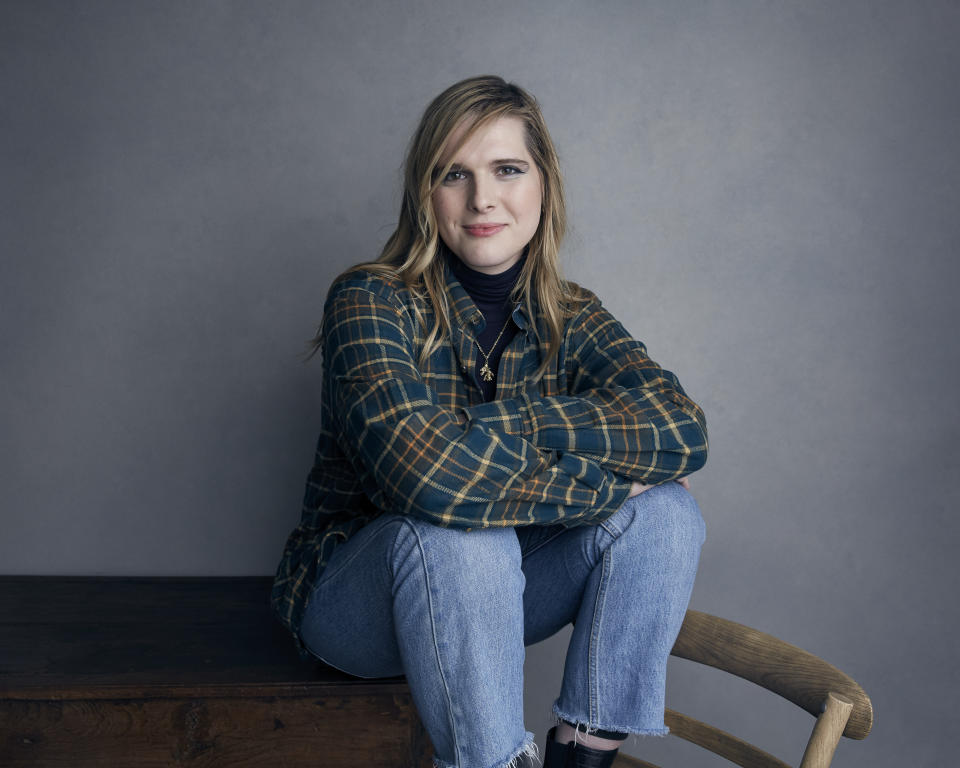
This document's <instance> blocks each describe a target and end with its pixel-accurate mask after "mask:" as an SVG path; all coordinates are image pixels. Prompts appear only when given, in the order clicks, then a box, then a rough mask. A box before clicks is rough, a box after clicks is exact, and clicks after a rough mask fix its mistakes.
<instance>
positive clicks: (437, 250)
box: [314, 75, 585, 379]
mask: <svg viewBox="0 0 960 768" xmlns="http://www.w3.org/2000/svg"><path fill="white" fill-rule="evenodd" d="M501 117H517V118H519V119H520V120H521V121H522V122H523V124H524V127H525V129H526V130H525V135H526V146H527V150H528V151H529V152H530V155H531V157H532V158H533V161H534V163H535V164H536V166H537V168H538V169H539V171H540V178H541V180H542V182H541V183H542V184H543V194H542V200H543V210H542V212H541V215H540V224H539V226H538V227H537V231H536V233H535V234H534V235H533V238H532V239H531V240H530V243H529V244H528V248H527V258H526V261H525V263H524V266H523V270H522V271H521V273H520V277H519V278H518V280H517V284H516V285H515V286H514V289H513V292H512V294H511V299H512V300H513V301H515V302H516V301H522V302H524V304H525V306H526V309H527V314H528V316H529V317H531V318H535V317H536V314H535V309H534V302H536V305H537V306H538V307H539V309H540V311H541V312H542V313H543V315H544V318H545V321H546V326H547V327H546V329H545V330H546V333H547V335H548V338H546V339H544V338H542V335H541V329H540V328H539V327H536V324H534V326H535V333H536V335H537V339H538V341H539V342H540V344H541V346H543V345H544V343H546V345H547V354H546V355H544V356H543V360H542V362H541V365H540V367H539V368H538V369H537V372H536V378H538V379H539V378H540V377H541V376H542V375H543V373H544V371H545V370H546V369H547V367H548V365H549V363H550V360H551V359H552V358H553V356H554V355H556V354H557V351H558V350H559V348H560V344H561V343H562V339H563V329H564V322H565V321H566V320H567V319H569V318H570V317H571V316H572V315H573V314H574V313H575V312H576V311H577V308H578V307H579V306H580V305H581V304H582V303H583V302H584V301H585V298H584V295H583V294H582V292H581V291H580V289H579V288H578V287H577V286H576V285H575V284H573V283H569V282H567V281H566V280H564V279H563V277H562V275H561V271H560V264H559V250H560V242H561V240H562V239H563V235H564V231H565V229H566V221H567V216H566V206H565V203H564V195H563V178H562V176H561V173H560V163H559V161H558V158H557V151H556V148H555V147H554V145H553V141H552V140H551V138H550V134H549V132H548V131H547V125H546V123H545V122H544V119H543V115H542V113H541V112H540V107H539V105H538V104H537V102H536V100H535V99H534V98H533V97H532V96H531V95H530V94H529V93H527V92H526V91H524V90H523V89H522V88H520V87H519V86H517V85H514V84H513V83H508V82H507V81H506V80H504V79H503V78H502V77H497V76H495V75H481V76H479V77H471V78H468V79H467V80H462V81H460V82H459V83H455V84H454V85H451V86H450V87H449V88H447V89H446V90H445V91H444V92H443V93H441V94H440V95H439V96H437V97H436V98H435V99H434V100H433V101H432V102H430V105H429V106H428V107H427V109H426V111H425V112H424V113H423V117H422V118H421V120H420V125H419V126H418V127H417V130H416V132H415V133H414V135H413V139H412V140H411V142H410V147H409V149H408V151H407V157H406V163H405V166H404V183H403V202H402V204H401V206H400V220H399V221H398V222H397V228H396V229H395V230H394V232H393V234H392V235H390V238H389V239H388V240H387V242H386V244H385V245H384V246H383V251H382V252H381V253H380V256H379V258H377V260H376V261H372V262H364V263H362V264H357V265H355V266H353V267H350V268H349V269H347V270H346V271H345V272H344V273H343V275H346V274H347V273H349V272H352V271H354V270H356V269H363V270H367V271H370V272H375V273H378V274H382V275H385V276H389V277H392V278H399V279H401V280H402V281H403V282H404V284H405V285H406V287H407V289H408V290H409V291H410V293H411V295H412V296H414V298H415V301H414V304H413V306H414V312H415V313H416V316H417V322H419V323H421V324H422V323H423V319H424V313H423V307H422V305H423V304H429V305H430V306H432V308H433V318H434V320H433V324H432V327H431V328H430V331H429V333H428V335H427V337H426V341H425V343H424V346H423V349H422V350H421V353H420V359H419V361H418V362H419V364H420V365H421V366H422V365H423V364H424V363H425V361H426V359H427V358H428V357H429V356H430V355H431V354H432V353H433V352H434V351H435V350H436V349H437V347H439V346H440V345H441V344H442V343H443V342H444V341H445V340H446V339H448V338H449V337H450V324H449V300H448V295H447V292H446V288H445V286H446V281H445V279H444V263H443V262H444V259H443V258H442V254H441V248H443V247H445V246H444V244H443V242H442V240H441V239H440V236H439V233H438V228H437V219H436V215H435V212H434V210H433V202H432V196H433V192H434V191H435V190H436V189H437V187H439V186H440V184H441V182H442V180H443V178H444V177H445V176H446V175H447V174H448V173H449V171H450V168H451V167H452V165H453V163H454V159H453V158H454V157H455V155H456V152H457V150H459V148H460V147H461V146H463V145H464V144H465V143H466V142H467V141H468V140H469V138H470V137H471V136H472V135H473V134H474V133H475V132H476V131H477V130H479V129H480V128H482V127H483V126H485V125H487V124H488V123H490V122H492V121H494V120H497V119H499V118H501ZM464 120H468V121H470V123H469V126H470V127H469V128H468V129H467V131H466V132H465V134H464V136H463V137H462V138H461V140H460V142H459V143H458V145H457V146H456V147H453V148H452V149H453V151H451V152H450V153H449V155H448V157H449V159H448V161H447V162H446V163H445V164H444V165H442V166H441V164H440V160H441V158H442V157H443V155H444V152H445V151H446V150H447V149H448V148H447V142H448V140H449V138H450V135H451V134H452V133H453V132H454V130H455V129H456V128H457V127H458V126H459V125H460V124H461V122H462V121H464ZM341 276H342V275H341ZM338 279H339V278H338ZM314 341H315V343H319V333H318V336H317V338H316V339H315V340H314Z"/></svg>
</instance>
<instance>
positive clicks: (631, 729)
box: [553, 704, 670, 736]
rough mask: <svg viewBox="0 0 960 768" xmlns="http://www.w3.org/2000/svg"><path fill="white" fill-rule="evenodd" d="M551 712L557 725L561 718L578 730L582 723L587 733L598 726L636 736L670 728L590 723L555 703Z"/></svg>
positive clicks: (657, 734)
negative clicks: (575, 726) (563, 709)
mask: <svg viewBox="0 0 960 768" xmlns="http://www.w3.org/2000/svg"><path fill="white" fill-rule="evenodd" d="M553 714H554V715H556V717H557V725H559V724H560V721H561V720H566V721H567V722H570V723H575V724H576V725H577V729H578V732H579V727H580V726H581V725H582V726H584V728H585V729H586V731H587V733H591V732H593V731H596V730H597V729H598V728H599V729H602V730H604V731H617V732H618V733H632V734H634V735H636V736H666V735H667V734H669V733H670V729H669V728H667V726H666V725H662V726H658V727H655V728H643V727H640V726H636V725H620V724H616V723H614V724H609V723H591V722H590V721H589V720H584V719H583V718H582V717H577V716H576V715H573V714H570V713H569V712H563V711H562V710H560V708H559V707H557V705H556V704H554V705H553Z"/></svg>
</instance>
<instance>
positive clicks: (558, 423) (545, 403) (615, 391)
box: [465, 294, 707, 484]
mask: <svg viewBox="0 0 960 768" xmlns="http://www.w3.org/2000/svg"><path fill="white" fill-rule="evenodd" d="M566 341H567V343H568V345H569V351H568V352H567V355H566V363H565V367H566V371H567V381H568V387H569V393H570V394H568V395H562V396H544V397H535V396H531V395H530V394H529V393H527V394H524V395H522V396H520V397H516V398H511V399H507V400H500V401H496V400H495V401H492V402H488V403H483V404H481V405H478V406H472V407H470V408H467V409H465V411H466V416H467V419H468V420H469V421H470V422H475V421H479V422H483V423H487V424H489V425H490V426H492V427H494V428H495V429H498V430H499V431H502V432H504V433H507V434H521V435H524V436H526V437H527V439H529V440H530V441H531V442H532V443H533V444H534V445H536V446H537V447H539V448H543V449H548V450H553V451H557V452H560V453H561V455H569V454H571V453H572V454H575V455H577V456H580V457H582V458H585V459H588V460H589V461H592V462H595V463H596V464H598V465H599V466H601V467H603V468H605V469H609V470H612V471H613V472H615V473H617V474H618V475H622V476H623V477H627V478H630V479H631V480H637V481H639V482H642V483H649V484H654V483H662V482H666V481H667V480H674V479H678V478H681V477H684V476H685V475H688V474H690V473H691V472H694V471H696V470H698V469H700V468H701V467H702V466H703V465H704V463H705V462H706V457H707V426H706V419H705V418H704V414H703V411H702V410H701V408H700V406H698V405H697V404H696V403H695V402H693V400H691V399H690V398H689V397H687V395H686V393H685V392H684V390H683V388H682V387H681V386H680V382H679V381H678V380H677V377H676V376H675V375H674V374H673V373H671V372H670V371H667V370H664V369H663V368H661V367H660V366H659V365H657V364H656V363H655V362H653V361H652V360H651V359H650V358H649V357H647V351H646V348H645V347H644V345H643V344H642V343H641V342H639V341H637V340H635V339H634V338H632V337H631V336H630V334H629V333H627V331H626V329H625V328H624V327H623V326H622V325H621V324H620V323H619V322H618V321H617V320H616V319H615V318H614V317H613V315H611V314H610V312H608V311H607V310H606V309H605V308H604V307H603V306H602V305H601V303H600V301H599V299H597V298H596V296H593V295H592V294H591V300H590V302H589V303H588V305H587V306H586V307H585V308H584V309H583V310H582V311H581V312H580V313H579V314H578V315H577V316H576V317H575V318H574V319H573V321H572V322H571V327H570V328H569V329H568V335H567V339H566Z"/></svg>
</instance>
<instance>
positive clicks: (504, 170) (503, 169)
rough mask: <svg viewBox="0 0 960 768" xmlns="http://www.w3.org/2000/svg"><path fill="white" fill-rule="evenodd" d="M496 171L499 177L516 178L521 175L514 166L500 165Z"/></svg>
mask: <svg viewBox="0 0 960 768" xmlns="http://www.w3.org/2000/svg"><path fill="white" fill-rule="evenodd" d="M497 171H498V173H499V174H500V175H501V176H518V175H519V174H521V173H523V171H521V170H520V169H519V168H517V167H516V166H515V165H501V166H500V168H498V169H497Z"/></svg>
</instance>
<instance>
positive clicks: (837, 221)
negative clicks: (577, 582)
mask: <svg viewBox="0 0 960 768" xmlns="http://www.w3.org/2000/svg"><path fill="white" fill-rule="evenodd" d="M958 39H960V5H958V4H957V3H955V2H908V1H907V0H903V1H902V2H868V1H867V0H863V1H862V2H836V1H831V2H781V3H774V2H736V1H735V0H726V1H722V2H720V1H718V2H667V1H666V0H664V1H663V2H650V3H628V2H616V3H614V2H611V3H589V2H575V1H572V0H571V1H567V2H539V3H521V2H513V1H511V2H486V3H476V2H465V1H464V0H453V1H450V2H387V1H385V0H384V1H383V2H349V3H348V2H277V1H276V0H273V2H270V3H267V2H259V3H257V2H221V1H219V0H217V1H213V0H206V1H205V2H187V1H186V0H183V1H179V2H177V1H175V2H142V1H141V2H129V1H127V0H118V1H117V2H103V1H101V2H92V1H90V2H36V1H35V0H22V1H21V0H17V1H13V2H12V1H11V0H4V2H3V3H2V4H0V76H2V101H0V109H2V131H3V133H2V144H0V153H2V187H0V190H2V191H0V194H2V198H0V206H2V209H0V249H2V260H0V302H2V309H0V350H2V371H0V434H2V436H3V437H2V441H0V487H2V524H3V525H2V530H3V534H2V539H0V572H3V573H8V574H129V575H141V574H148V575H165V574H211V575H221V574H267V573H272V571H273V569H274V566H275V564H276V562H277V560H278V558H279V555H280V552H281V548H282V545H283V542H284V539H285V537H286V535H287V533H288V532H289V530H290V529H291V528H292V527H293V526H294V525H295V524H296V522H297V519H298V516H299V503H300V498H301V492H302V487H303V480H304V478H305V475H306V472H307V470H308V468H309V464H310V461H311V458H312V451H313V442H314V438H315V434H316V432H317V428H318V401H317V392H318V377H319V369H318V366H317V365H303V364H301V362H300V361H299V357H298V356H299V355H300V353H301V351H302V349H303V342H304V340H305V339H307V338H308V337H309V336H310V335H311V334H312V332H313V330H314V327H315V325H316V324H317V322H318V321H319V319H320V310H321V306H322V300H323V297H324V294H325V291H326V289H327V286H328V284H329V282H330V280H331V278H332V277H333V276H334V275H335V274H336V273H337V272H339V271H340V270H341V269H343V268H344V267H345V266H347V265H348V264H350V263H353V262H356V261H359V260H364V259H368V258H371V257H372V256H374V255H375V254H376V253H377V251H378V249H379V248H380V246H381V244H382V243H383V241H384V239H385V238H386V237H387V235H388V234H389V232H390V231H391V228H392V225H393V223H394V221H395V218H396V210H397V208H398V199H399V198H398V191H399V167H400V163H401V157H402V154H403V151H404V148H405V145H406V142H407V139H408V137H409V135H410V133H411V131H412V130H413V128H414V126H415V124H416V121H417V119H418V118H419V115H420V112H421V110H422V108H423V107H424V106H425V104H426V103H427V101H428V100H429V99H430V98H431V97H432V96H434V95H435V94H436V93H438V92H439V91H440V90H441V89H442V88H443V87H445V86H446V85H448V84H450V83H452V82H453V81H455V80H458V79H461V78H463V77H465V76H469V75H473V74H480V73H486V72H495V73H500V74H503V75H504V76H506V77H507V78H509V79H513V80H516V81H517V82H519V83H521V84H522V85H524V86H526V87H527V88H529V89H530V90H531V91H532V92H533V93H535V94H536V95H537V96H538V97H539V99H540V101H541V102H542V105H543V109H544V112H545V114H546V117H547V120H548V122H549V124H550V126H551V128H552V131H553V134H554V137H555V140H556V142H557V144H558V146H559V149H560V152H561V155H562V161H563V163H564V168H565V173H566V179H567V183H568V190H569V199H570V210H571V218H572V232H571V235H570V237H569V239H568V241H567V243H566V247H565V261H564V264H565V269H566V272H567V274H568V276H569V277H571V278H573V279H575V280H577V281H579V282H581V283H583V284H585V285H587V286H589V287H590V288H592V289H593V290H595V291H596V292H597V293H599V294H600V295H601V297H603V298H604V299H605V301H606V303H607V304H608V306H609V307H610V308H611V309H612V311H613V312H614V313H615V314H616V315H617V316H619V317H620V318H621V319H622V321H623V322H624V324H625V325H626V326H627V327H628V328H629V329H630V330H631V331H632V332H633V333H634V334H635V335H636V336H637V337H638V338H640V339H642V340H644V341H645V342H646V343H647V344H648V347H649V350H650V353H651V356H652V357H653V358H654V359H655V360H657V361H658V362H660V363H661V364H663V365H665V366H666V367H668V368H671V369H672V370H674V371H676V372H677V373H678V374H679V376H680V379H681V381H682V382H683V383H684V385H685V386H686V388H687V389H688V391H689V392H690V393H691V395H692V396H693V397H694V398H695V399H697V400H698V401H699V402H700V403H702V404H703V406H704V408H705V410H706V413H707V416H708V420H709V425H710V437H711V454H710V460H709V463H708V465H707V467H706V469H705V470H703V471H702V472H700V473H699V474H698V475H696V476H694V478H693V483H694V488H695V493H696V495H697V497H698V499H699V500H700V502H701V506H702V508H703V510H704V514H705V517H706V519H707V521H708V528H709V533H708V539H707V543H706V547H705V550H704V553H703V557H702V560H701V567H700V574H699V580H698V582H697V587H696V590H695V593H694V597H693V606H694V607H696V608H699V609H701V610H706V611H709V612H712V613H717V614H721V615H723V616H727V617H729V618H732V619H735V620H738V621H741V622H744V623H746V624H750V625H753V626H756V627H758V628H762V629H765V630H767V631H770V632H772V633H774V634H776V635H778V636H781V637H784V638H786V639H789V640H791V641H792V642H794V643H796V644H798V645H800V646H801V647H804V648H806V649H808V650H811V651H813V652H814V653H817V654H819V655H821V656H823V657H825V658H826V659H828V660H830V661H832V662H833V663H834V664H836V665H837V666H839V667H841V668H842V669H844V670H845V671H847V672H849V673H850V674H852V675H853V676H854V677H856V678H857V679H858V680H859V681H861V682H862V684H863V685H864V687H865V688H866V690H867V691H868V693H870V694H871V696H872V698H873V701H874V704H875V708H876V725H875V731H874V733H873V734H872V735H871V737H870V738H869V739H867V741H866V742H864V743H862V744H860V743H851V742H844V743H843V744H842V745H841V746H840V749H839V750H838V754H837V765H838V766H854V765H856V766H895V765H904V764H909V765H914V766H941V765H948V764H951V763H952V759H951V758H950V757H948V755H952V754H953V753H954V751H955V750H954V746H955V743H954V742H955V739H954V737H953V733H952V732H953V729H954V725H955V719H956V715H955V713H954V706H953V702H954V700H955V695H956V689H957V683H958V674H957V666H956V663H955V658H956V654H955V644H956V641H955V636H954V633H955V632H956V631H957V625H958V611H957V608H956V598H955V595H954V593H955V591H956V587H957V581H958V578H957V577H958V569H957V566H956V563H955V559H954V557H953V555H954V552H953V550H954V548H955V547H956V541H957V534H958V532H960V531H958V528H960V526H958V522H957V511H958V503H957V502H958V492H957V483H956V474H957V473H956V469H957V457H958V440H957V424H958V418H957V417H958V407H957V398H956V395H955V394H950V393H951V392H954V393H955V392H956V390H955V389H954V387H955V386H956V385H955V384H954V382H953V379H954V377H955V375H956V373H957V369H958V352H957V343H956V340H955V339H956V323H955V321H954V317H953V312H952V310H951V309H950V306H951V299H953V294H954V293H955V292H956V285H957V278H958V267H957V257H958V244H960V224H958V212H960V186H958V181H960V172H958V171H960V163H958V161H960V147H958V141H957V130H958V128H957V121H958V118H960V88H958V85H957V83H958V75H960V47H958V46H957V40H958ZM568 636H569V635H568V633H566V632H564V633H561V634H560V635H558V636H556V637H554V638H551V639H550V640H548V641H546V642H544V643H542V644H540V645H538V646H535V647H533V648H531V649H529V651H528V654H527V664H526V667H527V686H526V687H527V701H526V704H527V723H526V724H527V727H528V728H529V729H531V730H534V731H535V732H536V733H537V737H538V741H540V743H541V744H542V740H543V735H544V733H545V731H546V729H547V728H548V727H549V725H550V724H551V716H550V714H549V706H550V703H551V702H552V700H553V698H554V697H555V696H556V695H557V692H558V686H559V677H560V672H561V669H562V660H563V654H564V650H565V644H566V641H567V638H568ZM669 696H670V699H671V700H672V702H673V704H674V705H675V706H676V707H678V708H681V709H686V710H687V711H689V712H690V713H691V714H693V715H694V716H698V717H700V718H702V719H707V720H713V721H715V722H717V723H718V724H719V725H721V726H723V727H726V728H728V729H730V730H733V731H735V732H736V733H738V734H740V735H742V736H744V737H746V738H750V739H755V740H756V741H757V742H758V743H759V744H760V745H761V746H763V747H765V748H766V749H768V750H770V751H772V752H774V753H776V754H778V755H780V756H782V757H784V758H785V759H787V760H790V761H793V762H796V761H798V760H799V757H800V753H801V752H802V749H803V744H804V739H805V735H804V733H803V731H804V729H805V728H806V727H808V726H809V725H810V724H811V723H812V720H811V719H810V718H809V716H808V715H806V714H805V713H803V712H800V711H795V710H794V709H793V708H792V707H791V706H790V705H787V704H785V703H783V702H782V701H781V700H779V699H777V698H776V697H774V696H771V695H768V694H766V693H763V692H760V693H756V692H754V691H753V690H752V688H751V687H749V686H747V685H746V684H740V683H738V682H735V681H731V682H730V683H729V684H726V683H725V682H723V681H722V680H721V675H720V673H716V672H713V671H711V670H696V669H692V668H691V666H690V665H687V664H686V663H685V662H676V663H674V666H673V667H672V673H671V682H670V691H669ZM626 750H627V751H629V752H632V753H634V754H642V755H645V756H648V757H650V758H651V759H653V760H660V761H663V763H665V764H667V765H681V764H683V765H687V766H694V767H695V766H712V765H717V764H719V761H716V760H713V759H711V758H709V757H699V756H698V755H699V752H698V751H696V750H694V749H693V748H688V747H686V746H685V745H683V744H681V743H679V742H676V741H675V740H673V739H666V740H647V741H646V742H643V743H641V742H640V741H639V740H634V741H631V742H630V743H629V744H628V746H627V747H626Z"/></svg>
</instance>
